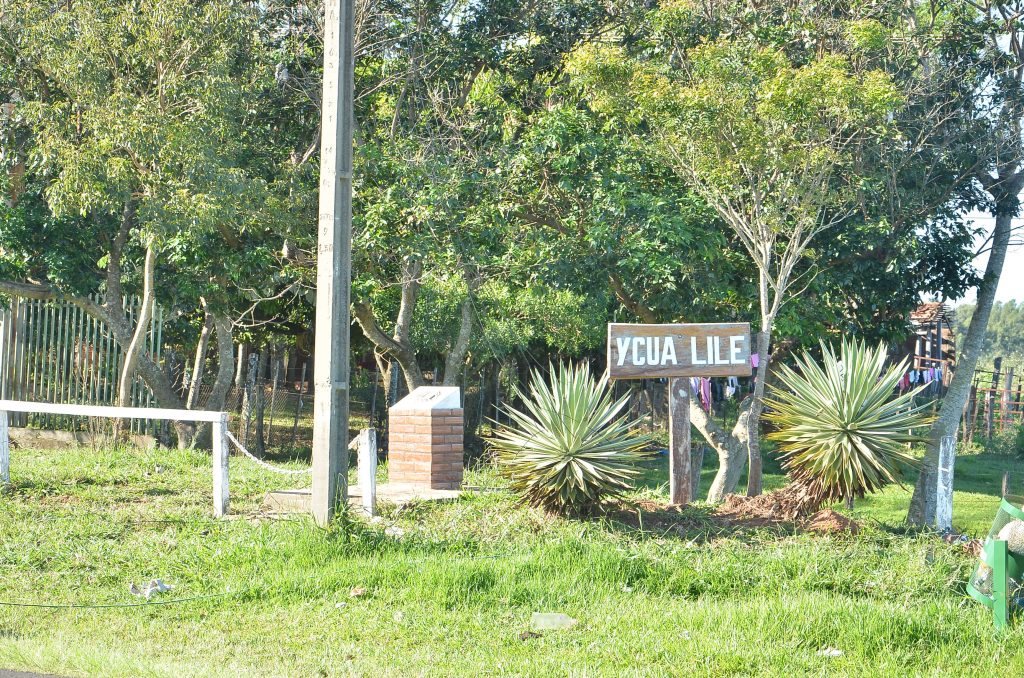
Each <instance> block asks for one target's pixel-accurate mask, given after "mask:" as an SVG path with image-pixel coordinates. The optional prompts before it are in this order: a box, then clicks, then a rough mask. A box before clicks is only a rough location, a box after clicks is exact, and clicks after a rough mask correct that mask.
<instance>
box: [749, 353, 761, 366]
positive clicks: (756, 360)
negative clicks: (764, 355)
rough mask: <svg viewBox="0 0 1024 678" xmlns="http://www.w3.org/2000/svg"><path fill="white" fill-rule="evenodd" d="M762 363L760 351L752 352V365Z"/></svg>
mask: <svg viewBox="0 0 1024 678" xmlns="http://www.w3.org/2000/svg"><path fill="white" fill-rule="evenodd" d="M760 364H761V355H760V354H759V353H751V354H750V366H751V367H754V368H756V367H757V366H758V365H760Z"/></svg>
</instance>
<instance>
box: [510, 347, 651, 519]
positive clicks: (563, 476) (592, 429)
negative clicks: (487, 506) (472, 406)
mask: <svg viewBox="0 0 1024 678" xmlns="http://www.w3.org/2000/svg"><path fill="white" fill-rule="evenodd" d="M550 371H551V380H550V383H545V381H544V378H543V377H542V376H541V374H540V373H539V372H536V371H534V372H533V373H532V374H531V379H530V386H529V393H522V392H518V391H517V395H518V396H519V397H520V398H521V400H522V401H523V403H524V407H525V410H526V411H525V412H521V411H519V410H516V409H514V408H511V407H508V408H506V412H507V413H508V415H509V417H510V418H511V419H512V420H513V422H514V424H515V426H513V427H499V428H498V430H497V431H496V433H495V438H494V441H493V443H492V445H493V446H494V448H495V450H496V452H497V459H498V465H499V469H500V470H501V472H502V473H503V474H504V475H506V476H507V477H508V478H509V479H510V480H511V483H512V488H513V489H514V490H515V491H517V492H518V493H520V494H521V495H522V496H523V497H524V498H525V499H526V500H527V501H528V502H529V503H531V504H533V505H534V506H539V507H542V508H545V509H548V510H551V511H555V512H558V513H563V514H565V513H570V514H580V513H585V512H588V511H590V510H592V509H593V508H594V507H596V506H597V505H598V504H599V503H600V502H601V501H602V500H605V499H608V498H610V497H614V496H616V495H619V494H621V493H622V492H624V491H626V490H628V489H629V488H630V483H629V481H630V480H632V479H633V478H634V477H636V475H638V473H639V470H638V469H637V467H636V464H637V462H639V461H641V460H642V459H644V458H645V457H647V456H648V453H647V452H646V449H647V448H648V446H649V442H650V441H649V439H648V438H646V437H644V436H641V435H636V434H634V433H633V430H634V429H635V428H636V427H637V424H638V422H636V421H629V420H627V419H626V418H625V417H624V416H622V415H621V412H622V410H623V408H625V406H626V402H627V400H628V396H624V397H623V398H620V399H619V400H617V401H615V400H613V398H612V394H611V392H610V389H609V388H608V378H607V376H604V377H602V378H601V379H598V380H595V379H594V378H593V377H592V376H591V374H590V368H589V367H588V366H587V365H585V364H584V365H579V366H575V367H573V366H567V365H565V364H560V365H559V367H558V369H557V370H555V369H554V368H551V370H550Z"/></svg>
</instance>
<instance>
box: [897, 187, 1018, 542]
mask: <svg viewBox="0 0 1024 678" xmlns="http://www.w3.org/2000/svg"><path fill="white" fill-rule="evenodd" d="M1010 184H1012V186H1013V187H1014V188H1015V189H1016V190H1013V191H1007V193H1008V194H1009V197H1008V198H1006V199H1004V200H1001V201H999V202H997V204H996V210H995V212H996V214H995V217H996V224H995V229H994V231H993V233H992V250H991V252H990V253H989V258H988V264H987V265H986V266H985V277H984V278H983V279H982V281H981V285H979V286H978V301H977V305H976V306H975V308H974V316H973V317H972V318H971V324H970V327H969V328H968V329H967V338H966V339H965V340H964V343H963V349H962V352H961V354H960V359H959V360H958V361H957V364H956V372H955V373H954V374H953V381H952V382H950V384H949V389H948V390H947V391H946V397H945V398H944V399H943V401H942V407H941V408H940V409H939V416H938V419H936V421H935V423H934V424H932V429H931V433H930V435H929V438H928V446H927V448H926V449H925V455H924V463H923V464H922V466H921V472H920V474H919V475H918V476H917V483H916V484H915V485H914V495H913V497H911V500H910V510H909V511H908V513H907V522H908V523H909V524H910V525H914V526H917V527H925V526H929V525H934V524H935V503H936V496H937V487H936V481H937V468H938V463H939V448H940V445H941V444H942V439H943V438H945V437H947V436H955V435H956V432H957V429H958V428H960V417H961V415H962V413H963V409H964V403H965V402H966V401H967V397H968V395H969V394H970V390H971V380H972V379H973V377H974V370H975V368H976V367H977V366H978V358H979V357H980V356H981V352H982V348H983V346H984V343H985V333H986V331H987V330H988V320H989V316H990V315H991V313H992V305H993V303H994V302H995V298H996V290H997V288H998V287H999V277H1000V275H1002V272H1003V262H1004V261H1005V260H1006V250H1007V246H1008V245H1009V242H1010V232H1011V229H1012V221H1013V215H1014V214H1015V213H1016V204H1017V199H1016V193H1017V191H1019V189H1020V177H1018V176H1015V177H1014V180H1013V181H1011V182H1010Z"/></svg>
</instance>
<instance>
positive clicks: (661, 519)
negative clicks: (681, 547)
mask: <svg viewBox="0 0 1024 678" xmlns="http://www.w3.org/2000/svg"><path fill="white" fill-rule="evenodd" d="M604 516H605V517H606V518H608V519H610V520H613V521H615V522H617V523H621V524H623V525H625V526H627V527H629V528H631V529H634V530H644V531H653V532H669V531H674V532H678V533H680V534H682V533H683V532H686V531H688V530H691V529H700V528H701V527H702V526H707V525H708V523H709V521H708V516H707V512H706V511H703V510H698V509H695V508H693V507H688V508H685V509H682V508H680V507H678V506H670V505H668V504H660V503H658V502H656V501H650V500H647V499H641V500H639V501H635V502H630V503H629V504H619V505H617V506H615V507H609V510H607V511H606V512H605V513H604Z"/></svg>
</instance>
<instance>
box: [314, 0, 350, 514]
mask: <svg viewBox="0 0 1024 678" xmlns="http://www.w3.org/2000/svg"><path fill="white" fill-rule="evenodd" d="M353 15H354V8H353V0H326V2H325V3H324V91H323V103H322V109H321V127H320V129H321V133H320V215H319V218H318V230H319V233H318V239H317V272H316V348H315V351H316V354H315V361H314V365H313V368H314V369H313V381H314V383H315V385H316V392H315V395H314V403H313V497H312V509H313V517H314V518H315V519H316V521H317V523H319V524H320V525H326V524H327V523H328V522H330V520H331V518H332V517H333V515H334V511H335V508H336V507H337V506H338V504H339V503H340V502H343V501H347V500H348V486H347V479H348V400H349V398H348V396H349V383H348V381H349V325H350V324H351V322H350V320H349V294H350V287H351V280H352V126H353V124H354V117H353V113H352V108H353V87H354V86H353V75H354V71H355V52H354V47H353V33H354V22H353V20H354V16H353Z"/></svg>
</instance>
